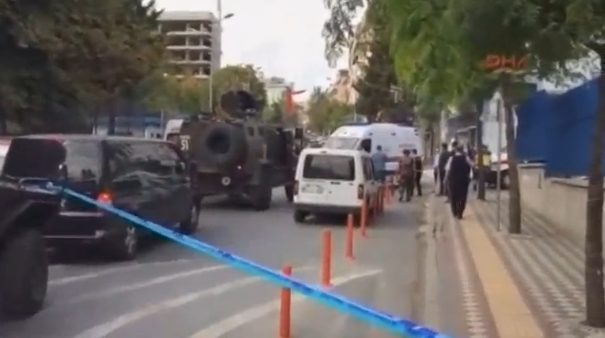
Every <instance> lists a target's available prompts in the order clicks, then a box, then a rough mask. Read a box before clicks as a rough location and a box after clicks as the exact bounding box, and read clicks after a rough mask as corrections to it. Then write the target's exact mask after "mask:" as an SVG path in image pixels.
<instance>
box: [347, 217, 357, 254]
mask: <svg viewBox="0 0 605 338" xmlns="http://www.w3.org/2000/svg"><path fill="white" fill-rule="evenodd" d="M353 222H354V218H353V214H349V215H348V216H347V233H346V239H345V258H347V259H350V260H353V259H355V256H354V255H353V234H354V232H353Z"/></svg>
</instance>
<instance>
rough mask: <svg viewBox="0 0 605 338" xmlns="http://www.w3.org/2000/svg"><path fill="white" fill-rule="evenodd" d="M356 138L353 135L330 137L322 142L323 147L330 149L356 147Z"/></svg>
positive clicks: (357, 141) (357, 140)
mask: <svg viewBox="0 0 605 338" xmlns="http://www.w3.org/2000/svg"><path fill="white" fill-rule="evenodd" d="M358 143H359V139H358V138H354V137H330V138H328V140H327V141H326V143H325V144H324V148H332V149H357V147H358Z"/></svg>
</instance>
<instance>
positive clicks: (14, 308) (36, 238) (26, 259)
mask: <svg viewBox="0 0 605 338" xmlns="http://www.w3.org/2000/svg"><path fill="white" fill-rule="evenodd" d="M0 276H2V279H0V299H1V302H2V303H1V304H0V305H1V307H2V311H3V313H4V314H5V315H7V316H8V317H10V318H13V319H24V318H28V317H31V316H33V315H34V314H36V313H37V312H38V311H40V309H42V306H43V304H44V298H45V297H46V290H47V287H48V259H47V257H46V248H45V246H44V239H43V237H42V233H41V232H40V230H39V229H33V228H32V229H27V228H26V229H23V230H22V231H20V232H17V233H15V234H12V235H10V236H9V237H8V238H7V239H6V240H4V243H3V247H2V248H0Z"/></svg>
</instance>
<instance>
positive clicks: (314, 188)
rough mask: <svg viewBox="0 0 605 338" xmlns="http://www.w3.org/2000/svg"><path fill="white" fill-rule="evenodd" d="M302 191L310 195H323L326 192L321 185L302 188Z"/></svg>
mask: <svg viewBox="0 0 605 338" xmlns="http://www.w3.org/2000/svg"><path fill="white" fill-rule="evenodd" d="M302 191H303V192H305V193H308V194H323V192H324V190H323V188H322V187H321V186H319V185H314V184H309V185H305V186H304V187H303V188H302Z"/></svg>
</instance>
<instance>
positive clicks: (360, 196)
mask: <svg viewBox="0 0 605 338" xmlns="http://www.w3.org/2000/svg"><path fill="white" fill-rule="evenodd" d="M363 193H364V191H363V184H360V185H358V186H357V199H360V200H362V199H363Z"/></svg>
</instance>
